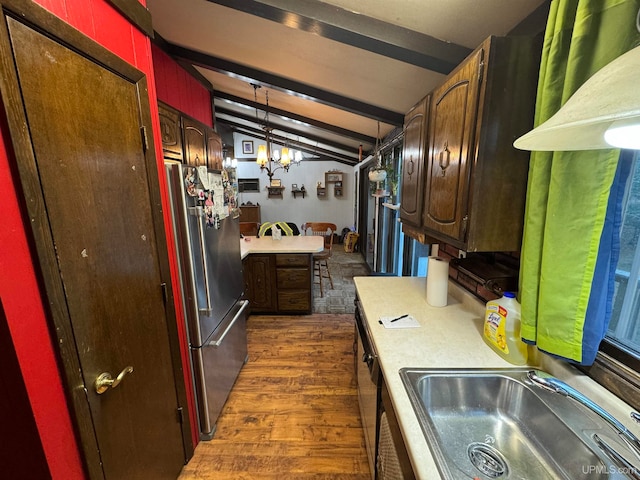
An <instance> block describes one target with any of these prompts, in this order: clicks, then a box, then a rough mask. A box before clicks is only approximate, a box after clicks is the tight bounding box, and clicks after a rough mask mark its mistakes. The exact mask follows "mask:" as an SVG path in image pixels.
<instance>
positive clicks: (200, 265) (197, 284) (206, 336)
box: [166, 164, 248, 440]
mask: <svg viewBox="0 0 640 480" xmlns="http://www.w3.org/2000/svg"><path fill="white" fill-rule="evenodd" d="M166 171H167V182H168V185H169V195H170V200H171V205H172V217H173V226H174V229H175V232H176V247H177V251H178V261H179V264H180V272H181V279H180V280H181V287H182V298H183V306H184V309H183V310H184V312H185V322H186V327H187V332H188V339H189V349H190V351H191V364H192V371H193V382H194V387H195V392H196V404H197V409H198V419H199V423H200V438H201V439H203V440H210V439H211V438H212V437H213V435H214V433H215V425H216V421H217V418H218V416H219V414H220V412H221V410H222V407H223V406H224V403H225V402H226V400H227V397H228V396H229V392H230V391H231V388H232V387H233V384H234V383H235V380H236V378H237V376H238V374H239V373H240V370H241V369H242V366H243V365H244V363H245V362H246V359H247V333H246V317H247V307H248V302H247V301H246V300H242V299H241V297H242V294H243V289H244V281H243V277H242V260H241V256H240V228H239V219H238V214H237V213H235V212H236V210H235V208H234V207H235V195H236V193H235V191H234V189H233V187H232V185H230V181H229V178H228V177H227V175H226V172H224V171H223V172H220V171H216V170H207V169H206V168H203V167H191V166H187V165H178V164H167V166H166Z"/></svg>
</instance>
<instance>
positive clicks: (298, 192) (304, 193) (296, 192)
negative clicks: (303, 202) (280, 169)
mask: <svg viewBox="0 0 640 480" xmlns="http://www.w3.org/2000/svg"><path fill="white" fill-rule="evenodd" d="M291 193H293V198H298V195H302V198H304V196H305V195H306V193H307V191H306V190H291Z"/></svg>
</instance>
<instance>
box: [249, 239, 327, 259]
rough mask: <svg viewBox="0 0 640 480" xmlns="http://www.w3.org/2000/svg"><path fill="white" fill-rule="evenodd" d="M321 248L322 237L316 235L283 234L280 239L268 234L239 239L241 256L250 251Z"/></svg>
mask: <svg viewBox="0 0 640 480" xmlns="http://www.w3.org/2000/svg"><path fill="white" fill-rule="evenodd" d="M323 249H324V237H321V236H317V235H294V236H283V237H282V238H281V239H280V240H274V239H273V238H272V237H269V236H265V237H260V238H258V237H244V238H241V239H240V255H241V257H242V258H245V257H246V256H247V255H249V254H250V253H316V252H321V251H322V250H323Z"/></svg>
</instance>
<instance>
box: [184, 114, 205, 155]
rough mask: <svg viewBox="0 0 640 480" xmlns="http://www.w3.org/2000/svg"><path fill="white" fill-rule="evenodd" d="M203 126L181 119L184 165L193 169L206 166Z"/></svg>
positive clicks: (196, 122) (188, 119)
mask: <svg viewBox="0 0 640 480" xmlns="http://www.w3.org/2000/svg"><path fill="white" fill-rule="evenodd" d="M204 131H205V126H204V125H203V124H201V123H200V122H198V121H196V120H193V119H191V118H187V117H182V135H183V136H184V163H186V164H187V165H193V166H194V167H200V166H202V167H204V166H206V165H207V151H206V144H205V132H204Z"/></svg>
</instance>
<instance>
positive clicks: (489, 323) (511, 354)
mask: <svg viewBox="0 0 640 480" xmlns="http://www.w3.org/2000/svg"><path fill="white" fill-rule="evenodd" d="M484 341H485V342H486V343H487V345H489V346H490V347H491V348H492V349H493V350H494V351H495V352H496V353H497V354H498V355H500V356H501V357H502V358H504V359H505V360H506V361H507V362H510V363H513V364H514V365H524V364H526V363H527V345H526V344H525V343H524V342H523V341H522V339H521V338H520V304H519V303H518V301H517V300H516V296H515V294H514V293H512V292H504V295H503V296H502V297H501V298H498V299H497V300H491V301H489V302H487V309H486V312H485V318H484Z"/></svg>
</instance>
